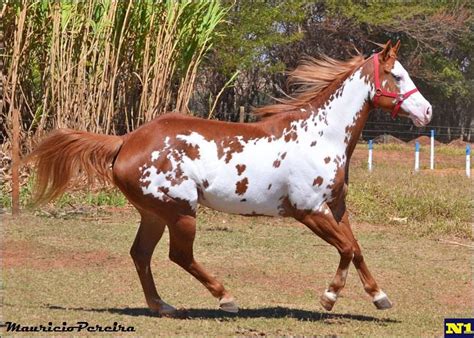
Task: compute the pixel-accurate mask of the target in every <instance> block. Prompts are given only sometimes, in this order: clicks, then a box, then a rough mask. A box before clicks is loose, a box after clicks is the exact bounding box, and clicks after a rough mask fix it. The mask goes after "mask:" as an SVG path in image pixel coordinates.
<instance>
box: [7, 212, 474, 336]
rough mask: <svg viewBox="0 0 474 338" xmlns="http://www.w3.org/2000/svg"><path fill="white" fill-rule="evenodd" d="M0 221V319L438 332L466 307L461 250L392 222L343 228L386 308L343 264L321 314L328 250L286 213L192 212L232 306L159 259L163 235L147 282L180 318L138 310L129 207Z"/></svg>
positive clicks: (163, 256) (164, 330)
mask: <svg viewBox="0 0 474 338" xmlns="http://www.w3.org/2000/svg"><path fill="white" fill-rule="evenodd" d="M5 220H6V222H5V227H4V235H5V236H4V243H5V246H4V250H5V251H4V257H5V259H4V261H3V264H4V268H3V278H2V280H3V290H2V291H3V321H14V322H17V323H22V324H25V325H35V324H46V323H48V322H50V321H52V322H53V323H57V324H59V323H62V322H63V321H66V322H68V323H75V322H77V321H88V322H89V323H91V324H100V325H107V324H111V323H113V322H114V321H117V322H119V323H120V324H122V325H127V326H128V325H133V326H134V327H135V328H136V330H137V331H136V335H138V336H156V335H160V336H172V335H182V336H189V335H200V336H229V335H262V334H267V335H279V336H281V335H355V336H361V335H363V336H387V335H390V336H394V335H398V336H433V335H438V336H439V335H442V334H443V319H444V318H446V317H469V316H471V315H472V303H471V299H472V297H473V288H472V274H471V269H470V266H471V265H470V264H471V256H472V251H471V250H470V249H468V248H465V247H458V246H456V247H455V246H451V245H447V244H443V243H440V242H437V241H434V240H431V239H428V238H426V237H413V236H409V235H407V234H406V233H404V232H399V231H398V229H396V228H392V227H388V228H377V227H375V228H374V227H372V226H360V225H355V226H354V231H355V233H356V234H357V236H358V239H359V242H360V244H361V245H362V247H363V250H364V256H365V258H366V260H367V262H368V266H369V268H370V269H371V271H372V273H373V274H374V276H375V277H376V279H377V280H378V282H379V284H380V285H381V287H382V288H383V289H384V291H385V292H386V293H387V294H388V295H389V296H390V297H391V299H392V300H393V302H394V304H395V306H394V308H393V309H391V310H388V311H385V312H380V311H377V310H376V309H375V308H374V306H373V305H372V304H371V302H370V299H369V297H368V296H367V295H366V294H365V292H364V291H363V288H362V286H361V283H360V281H359V279H358V276H357V273H356V272H355V269H354V268H353V267H351V270H350V272H349V277H348V282H347V285H346V287H345V289H344V290H343V291H342V294H341V297H340V299H339V300H338V303H337V304H336V306H335V309H334V312H332V313H327V312H325V311H324V310H323V309H322V308H321V306H320V305H319V304H318V298H319V295H320V294H321V293H322V292H323V290H324V289H325V287H326V286H327V284H328V283H329V282H330V280H331V279H332V277H333V275H334V273H335V270H336V267H337V264H338V260H339V257H338V254H337V252H336V250H335V249H334V248H333V247H330V246H329V245H327V244H326V243H325V242H323V241H322V240H320V239H319V238H317V237H316V236H314V235H313V234H312V233H311V232H310V231H309V230H308V229H306V228H305V227H304V226H302V225H300V224H297V223H295V222H293V221H291V220H288V219H271V218H246V217H237V216H229V215H224V214H219V213H215V212H211V211H209V210H207V209H204V210H200V213H199V218H198V231H197V238H196V243H195V256H196V258H197V259H198V260H199V261H201V262H202V263H203V264H204V265H205V266H206V267H207V268H208V270H209V271H210V272H211V273H214V274H216V276H217V277H218V278H219V279H220V280H221V281H223V282H224V284H225V286H226V287H227V288H228V289H229V290H230V291H231V292H232V294H233V295H234V296H235V297H236V299H237V301H238V302H239V304H240V307H241V312H240V313H239V314H237V315H232V314H226V313H223V312H220V311H219V310H218V309H217V301H216V300H215V299H213V298H212V296H211V295H210V294H209V293H208V292H207V290H206V289H205V288H204V287H203V286H202V285H200V284H199V283H198V282H197V281H196V280H195V279H194V278H193V277H191V276H190V275H188V274H187V273H186V272H184V271H183V270H182V269H181V268H179V267H178V266H177V265H175V264H173V263H171V262H170V261H169V260H168V258H167V251H168V235H167V234H165V236H164V237H163V239H162V240H161V242H160V243H159V245H158V247H157V250H156V252H155V255H154V259H153V262H152V269H153V271H154V275H155V279H156V284H157V287H158V290H159V291H160V293H161V294H162V296H163V298H164V299H165V300H166V301H168V302H169V303H171V304H173V305H175V306H177V307H185V308H186V309H188V318H187V319H167V318H157V317H154V316H152V315H151V314H150V313H149V312H148V311H147V310H146V308H145V303H144V299H143V294H142V291H141V288H140V284H139V281H138V277H137V275H136V272H135V268H134V266H133V263H132V261H131V259H130V258H129V255H128V251H129V247H130V245H131V243H132V240H133V237H134V234H135V229H136V225H137V222H138V216H137V214H136V212H132V211H131V210H130V209H129V210H128V211H127V210H125V211H121V212H117V211H114V212H113V213H112V212H111V213H108V212H102V213H101V214H100V215H99V216H97V217H95V218H94V219H90V218H88V217H87V215H85V216H84V215H79V216H76V217H74V218H71V219H61V218H59V219H58V218H50V217H38V216H34V215H32V214H29V213H26V214H24V215H23V216H21V217H20V218H18V219H13V218H11V217H9V216H8V217H6V219H5Z"/></svg>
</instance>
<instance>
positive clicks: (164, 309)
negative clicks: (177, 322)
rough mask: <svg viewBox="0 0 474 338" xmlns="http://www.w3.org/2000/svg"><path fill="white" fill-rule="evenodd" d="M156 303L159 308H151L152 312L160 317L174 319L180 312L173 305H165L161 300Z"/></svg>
mask: <svg viewBox="0 0 474 338" xmlns="http://www.w3.org/2000/svg"><path fill="white" fill-rule="evenodd" d="M156 303H157V304H156V305H157V306H153V307H150V310H151V312H153V313H156V314H158V315H160V316H163V317H173V316H175V315H176V314H177V312H178V310H177V309H176V308H175V307H174V306H171V305H169V304H167V303H165V302H164V301H163V300H161V299H158V300H156Z"/></svg>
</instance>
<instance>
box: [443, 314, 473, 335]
mask: <svg viewBox="0 0 474 338" xmlns="http://www.w3.org/2000/svg"><path fill="white" fill-rule="evenodd" d="M473 323H474V319H473V318H452V319H445V320H444V335H445V337H452V336H455V337H474V331H472V327H473Z"/></svg>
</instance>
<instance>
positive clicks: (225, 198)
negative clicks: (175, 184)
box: [199, 182, 285, 216]
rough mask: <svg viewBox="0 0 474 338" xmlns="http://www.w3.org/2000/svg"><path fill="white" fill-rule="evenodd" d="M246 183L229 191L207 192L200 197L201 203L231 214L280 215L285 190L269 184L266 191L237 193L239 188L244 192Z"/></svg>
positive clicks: (213, 190) (253, 190) (257, 190)
mask: <svg viewBox="0 0 474 338" xmlns="http://www.w3.org/2000/svg"><path fill="white" fill-rule="evenodd" d="M244 183H245V182H242V183H241V185H240V186H239V187H237V184H236V185H235V186H234V187H227V189H213V188H211V189H208V190H205V191H203V192H202V194H200V196H199V203H200V204H202V205H204V206H207V207H209V208H212V209H215V210H218V211H222V212H226V213H230V214H240V215H265V216H278V215H280V212H281V210H282V209H281V204H282V200H283V198H284V196H285V193H284V191H283V190H284V189H282V188H281V187H274V186H273V185H272V184H271V183H268V184H267V185H266V187H265V189H252V191H246V192H245V193H242V194H239V193H238V192H236V191H238V190H239V188H240V191H242V190H243V189H244ZM248 190H250V189H248ZM272 190H273V191H272Z"/></svg>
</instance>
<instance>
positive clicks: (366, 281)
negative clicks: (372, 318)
mask: <svg viewBox="0 0 474 338" xmlns="http://www.w3.org/2000/svg"><path fill="white" fill-rule="evenodd" d="M339 224H340V225H342V226H343V227H344V232H345V233H346V236H347V237H348V238H349V239H350V240H351V241H352V243H353V248H354V258H353V259H352V262H353V263H354V266H355V268H356V269H357V273H358V274H359V277H360V280H361V281H362V284H363V285H364V290H365V291H366V292H367V293H368V294H369V295H370V296H371V297H372V300H373V302H374V305H375V306H376V307H377V309H379V310H385V309H390V308H391V307H392V303H391V302H390V300H389V299H388V297H387V295H386V294H385V293H384V292H383V291H382V290H381V289H380V288H379V287H378V285H377V282H376V281H375V279H374V277H373V276H372V274H371V273H370V271H369V269H368V267H367V265H366V264H365V261H364V256H362V251H361V248H360V246H359V243H358V242H357V240H356V239H355V237H354V234H353V233H352V229H351V226H350V224H349V216H348V214H347V211H346V212H345V213H344V215H343V216H342V219H341V222H340V223H339Z"/></svg>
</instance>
